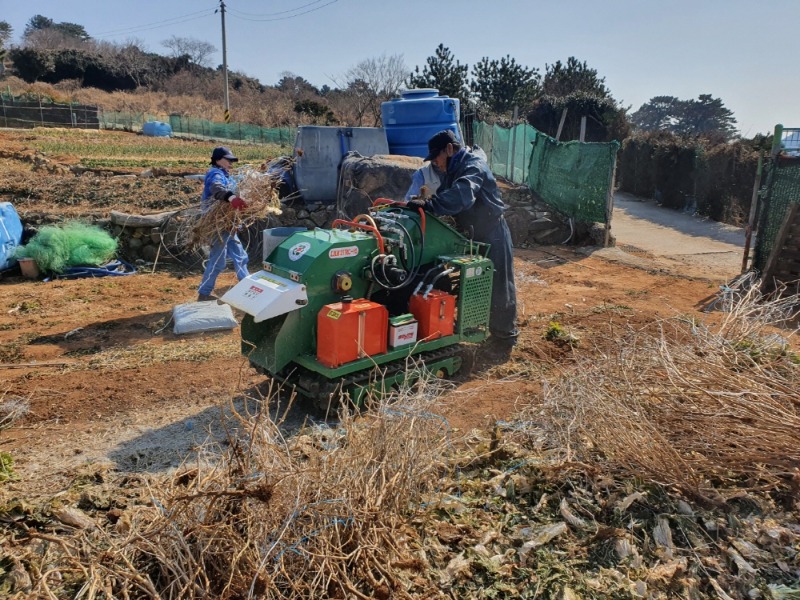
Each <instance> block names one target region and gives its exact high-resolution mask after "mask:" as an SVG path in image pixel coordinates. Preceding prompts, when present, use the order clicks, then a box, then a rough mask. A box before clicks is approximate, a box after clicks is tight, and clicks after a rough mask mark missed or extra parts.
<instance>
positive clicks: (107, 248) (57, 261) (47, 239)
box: [16, 223, 117, 273]
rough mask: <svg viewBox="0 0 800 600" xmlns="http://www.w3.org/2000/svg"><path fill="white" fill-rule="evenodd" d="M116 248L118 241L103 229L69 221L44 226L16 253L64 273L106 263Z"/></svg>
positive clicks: (56, 271) (47, 269)
mask: <svg viewBox="0 0 800 600" xmlns="http://www.w3.org/2000/svg"><path fill="white" fill-rule="evenodd" d="M116 251H117V241H116V240H115V239H114V238H112V237H111V236H110V235H109V234H108V233H107V232H106V231H104V230H103V229H101V228H99V227H95V226H94V225H86V224H84V223H65V224H64V225H49V226H46V227H42V228H41V229H40V230H39V233H37V234H36V235H35V236H34V237H33V239H31V241H30V242H28V243H27V244H26V245H25V246H21V247H19V248H17V252H16V255H17V258H32V259H34V260H35V261H36V264H37V265H38V266H39V268H40V269H41V270H43V271H52V272H54V273H62V272H63V271H64V270H65V269H67V268H69V267H78V266H98V265H104V264H106V263H107V262H109V261H110V260H111V259H112V258H113V257H114V254H115V253H116Z"/></svg>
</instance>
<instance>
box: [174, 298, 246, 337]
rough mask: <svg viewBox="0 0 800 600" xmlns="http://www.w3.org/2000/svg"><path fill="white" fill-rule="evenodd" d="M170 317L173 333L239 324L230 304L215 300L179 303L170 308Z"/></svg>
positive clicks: (227, 327) (229, 326) (210, 329)
mask: <svg viewBox="0 0 800 600" xmlns="http://www.w3.org/2000/svg"><path fill="white" fill-rule="evenodd" d="M172 319H173V320H174V321H175V327H174V328H173V330H172V331H173V333H175V334H182V333H196V332H198V331H219V330H221V329H233V328H234V327H236V326H237V325H238V324H239V323H238V322H237V321H236V319H235V318H234V316H233V311H232V310H231V307H230V306H228V305H227V304H217V303H216V302H188V303H187V304H179V305H177V306H176V307H174V308H173V309H172Z"/></svg>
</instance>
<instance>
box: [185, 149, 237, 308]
mask: <svg viewBox="0 0 800 600" xmlns="http://www.w3.org/2000/svg"><path fill="white" fill-rule="evenodd" d="M238 160H239V159H238V158H236V157H235V156H234V155H233V153H232V152H231V151H230V149H229V148H226V147H225V146H220V147H219V148H214V150H213V151H212V152H211V168H210V169H209V170H208V172H207V173H206V177H205V180H204V181H203V196H202V197H201V199H200V210H201V211H202V212H203V213H207V212H208V211H210V210H211V209H212V208H213V207H214V205H215V204H216V203H217V202H229V203H230V205H231V207H232V208H234V209H236V210H241V209H243V208H245V207H246V206H247V203H246V202H245V201H244V200H242V199H241V198H239V196H237V195H236V193H235V190H236V182H235V181H234V179H233V177H231V175H230V170H231V167H232V166H233V163H235V162H236V161H238ZM209 241H210V243H211V252H210V253H209V255H208V260H207V261H206V268H205V271H204V272H203V279H201V280H200V287H199V288H198V289H197V301H198V302H205V301H209V300H216V297H215V296H213V295H212V292H213V291H214V285H215V284H216V283H217V277H218V276H219V274H220V273H222V271H223V270H224V269H225V264H226V263H227V260H228V258H230V259H231V260H232V261H233V268H234V270H235V271H236V278H237V279H238V280H239V281H241V280H242V279H244V278H245V277H247V276H248V275H249V274H250V273H249V272H248V270H247V262H248V257H247V252H246V251H245V249H244V246H242V242H241V241H240V240H239V235H238V234H237V233H236V232H235V231H231V232H230V233H227V234H224V235H222V236H220V237H217V238H216V239H214V240H209Z"/></svg>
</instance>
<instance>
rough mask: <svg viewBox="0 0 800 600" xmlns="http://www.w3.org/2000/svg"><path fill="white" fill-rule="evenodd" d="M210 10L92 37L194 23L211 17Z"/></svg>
mask: <svg viewBox="0 0 800 600" xmlns="http://www.w3.org/2000/svg"><path fill="white" fill-rule="evenodd" d="M213 10H214V9H212V8H208V9H206V10H200V11H196V12H193V13H189V14H186V15H181V16H179V17H172V18H170V19H162V20H161V21H158V22H156V23H146V24H142V25H137V26H134V27H127V28H122V29H113V30H110V31H103V32H101V33H99V34H96V35H93V36H92V37H95V38H104V37H118V36H121V35H127V34H130V33H138V32H140V31H150V30H152V29H159V28H161V27H170V26H172V25H177V24H178V23H186V22H187V21H196V20H197V19H202V18H203V17H206V16H211V15H212V14H213Z"/></svg>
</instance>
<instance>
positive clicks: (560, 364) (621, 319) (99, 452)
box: [0, 247, 717, 498]
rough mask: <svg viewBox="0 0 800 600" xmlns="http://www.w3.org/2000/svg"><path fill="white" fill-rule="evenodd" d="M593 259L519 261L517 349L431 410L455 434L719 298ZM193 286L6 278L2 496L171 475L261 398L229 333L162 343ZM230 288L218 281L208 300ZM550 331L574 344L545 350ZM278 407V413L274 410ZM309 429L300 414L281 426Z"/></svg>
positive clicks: (536, 255)
mask: <svg viewBox="0 0 800 600" xmlns="http://www.w3.org/2000/svg"><path fill="white" fill-rule="evenodd" d="M595 250H596V249H595ZM600 254H602V252H599V253H598V255H597V256H596V255H594V250H593V249H588V250H587V249H575V248H567V247H542V248H537V249H534V250H518V251H517V252H516V260H515V268H516V277H517V284H518V294H519V314H520V319H521V321H522V334H521V337H520V340H519V343H518V345H517V346H516V347H515V348H514V351H513V353H512V355H511V357H510V358H509V360H508V361H505V362H501V363H500V364H491V362H489V361H485V360H484V358H483V356H484V355H483V354H481V353H479V354H478V364H476V366H475V368H474V369H473V370H472V372H470V373H462V374H461V375H459V376H458V377H457V378H456V379H455V381H453V390H452V392H450V393H448V394H446V395H445V396H444V397H443V398H442V399H441V410H442V414H443V415H444V416H445V417H446V418H447V420H448V422H449V424H450V426H451V427H452V428H453V429H454V431H467V430H469V429H471V428H473V427H480V426H489V425H490V424H491V423H492V422H494V421H495V420H497V419H504V418H507V417H509V416H511V415H512V414H513V413H514V411H515V409H516V408H519V407H521V406H522V405H525V404H529V403H532V402H534V403H535V402H537V395H538V393H539V391H540V389H541V382H542V381H543V380H544V379H546V378H548V377H551V376H554V375H557V372H558V371H559V370H560V369H562V368H567V367H568V366H569V365H570V363H572V362H573V361H574V360H575V359H576V358H578V357H580V356H585V355H586V353H592V352H596V351H598V349H601V350H602V349H603V348H606V349H608V348H609V346H612V347H613V343H614V342H613V340H614V338H615V331H617V332H619V331H622V330H624V329H625V328H638V327H642V326H644V325H646V324H648V323H651V322H653V321H654V320H659V319H662V318H665V317H670V316H674V315H676V314H691V315H692V316H693V317H701V316H702V313H700V312H698V311H699V309H700V308H701V307H702V306H703V305H704V304H705V303H707V301H708V300H709V299H710V298H711V297H712V296H713V295H714V294H715V292H716V291H717V283H716V282H715V281H713V279H711V278H709V279H702V278H686V277H680V276H676V275H674V274H671V273H669V272H668V270H663V269H653V268H651V267H652V265H651V266H645V267H644V268H643V267H642V266H641V265H640V266H631V265H628V264H624V262H622V261H620V260H619V257H616V258H615V259H614V260H608V259H607V258H603V257H602V256H600ZM635 258H636V257H633V259H635ZM634 262H635V260H634ZM199 279H200V275H199V274H198V273H188V274H187V273H184V272H180V271H177V270H170V269H169V268H161V267H159V268H157V269H156V270H155V272H150V271H148V270H147V269H144V270H142V271H140V272H139V273H137V274H135V275H131V276H125V277H114V278H99V279H75V280H54V281H32V280H28V279H23V278H21V277H12V278H6V279H4V280H3V281H2V285H0V340H2V346H1V347H2V350H1V351H0V371H1V372H2V381H3V384H2V390H1V391H0V393H2V394H3V395H4V396H3V397H4V399H5V400H6V401H10V400H11V401H17V400H18V401H20V402H21V403H27V404H28V405H29V408H30V410H29V412H28V414H27V415H26V416H25V417H24V418H22V419H20V420H18V421H16V422H15V424H14V425H13V426H12V427H10V428H8V429H5V430H3V431H2V432H0V450H3V451H7V452H10V453H11V454H12V455H13V457H14V461H15V467H14V468H15V471H16V473H17V474H18V475H19V479H18V480H16V481H11V482H7V483H6V484H5V485H4V488H3V490H2V494H4V495H10V496H11V497H14V496H16V497H29V498H31V497H36V496H38V495H47V496H52V495H53V494H57V493H58V492H59V491H61V490H63V489H65V488H67V487H68V486H70V485H71V484H72V483H73V482H74V481H75V480H76V479H77V478H80V477H86V476H87V473H88V474H90V475H89V476H91V474H92V473H97V472H102V471H103V470H104V469H115V470H118V471H122V472H138V473H140V472H146V473H158V472H161V471H164V470H167V469H170V468H172V467H175V466H176V465H178V464H180V462H182V461H184V460H187V459H188V458H190V457H191V455H192V451H193V450H194V449H196V448H197V447H198V445H200V444H201V443H203V442H204V441H205V440H206V439H207V438H209V436H212V437H213V436H217V437H220V435H221V427H222V425H223V424H224V422H225V420H224V414H225V412H226V410H227V409H228V408H229V407H230V406H231V403H232V402H233V403H234V404H236V403H237V402H239V403H240V402H241V401H242V398H245V397H251V398H252V397H256V398H258V397H266V396H267V395H268V394H269V382H268V381H267V379H266V378H265V377H264V376H263V375H260V374H258V373H256V371H255V370H254V369H252V368H250V367H249V365H248V363H247V361H246V359H244V358H243V357H242V356H241V355H240V353H239V331H238V328H237V329H234V330H231V331H225V332H221V333H210V334H209V333H205V334H193V335H175V334H174V333H173V332H172V324H171V323H170V317H171V311H172V308H173V307H174V306H175V305H176V304H180V303H183V302H188V301H192V300H193V299H194V297H195V296H196V293H197V292H196V288H197V284H198V283H199ZM234 281H235V279H234V277H233V274H232V273H230V272H226V273H225V274H224V275H223V276H222V278H221V279H220V281H219V282H218V288H217V291H220V289H221V288H225V287H226V286H230V285H232V284H233V283H234ZM706 317H708V318H714V315H713V314H709V315H706ZM553 321H556V322H558V323H559V324H560V325H561V326H562V327H563V328H564V329H565V330H566V331H568V332H569V333H570V334H572V335H573V336H574V338H576V339H577V340H579V343H577V344H574V345H568V344H559V343H558V342H557V341H556V342H553V341H548V340H546V339H545V338H544V334H545V333H546V331H547V328H548V326H549V324H550V323H551V322H553ZM272 406H273V407H274V408H275V409H276V410H278V407H277V406H276V401H273V403H272ZM306 418H307V415H306V412H305V411H304V408H303V406H302V405H298V406H296V407H295V408H294V409H293V410H292V413H291V417H290V418H289V419H288V420H287V427H288V428H290V429H291V428H293V427H298V426H299V425H300V424H301V423H302V422H303V421H304V419H306Z"/></svg>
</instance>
